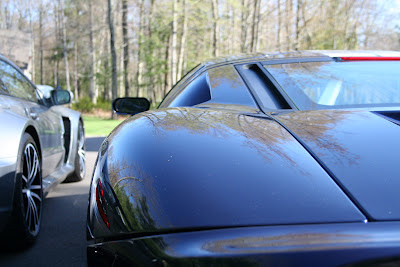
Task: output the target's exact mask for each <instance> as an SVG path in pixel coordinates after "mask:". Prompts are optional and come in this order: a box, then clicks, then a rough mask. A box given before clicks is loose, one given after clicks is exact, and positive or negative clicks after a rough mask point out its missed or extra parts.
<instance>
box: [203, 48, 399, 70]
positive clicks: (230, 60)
mask: <svg viewBox="0 0 400 267" xmlns="http://www.w3.org/2000/svg"><path fill="white" fill-rule="evenodd" d="M316 57H330V58H334V57H400V51H385V50H304V51H292V52H265V53H251V54H239V55H235V56H226V57H218V58H215V59H209V60H206V61H204V62H202V63H201V65H202V66H204V67H206V68H209V67H214V66H219V65H225V64H239V63H246V62H248V61H269V60H275V59H280V60H282V59H288V58H293V59H294V58H316Z"/></svg>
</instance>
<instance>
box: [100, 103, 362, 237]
mask: <svg viewBox="0 0 400 267" xmlns="http://www.w3.org/2000/svg"><path fill="white" fill-rule="evenodd" d="M108 142H109V144H110V145H109V147H108V152H107V153H106V156H104V157H106V161H105V163H104V170H103V173H108V177H103V179H104V180H103V181H104V183H105V184H109V185H110V189H109V190H110V191H112V194H113V195H115V198H117V199H118V200H119V203H120V205H119V209H120V210H121V213H122V214H125V215H126V216H123V215H122V216H120V217H121V218H119V217H118V216H116V217H115V218H110V225H111V231H113V232H121V233H124V232H136V233H137V232H157V231H165V230H168V229H176V228H177V229H180V228H204V227H232V226H242V225H277V224H300V223H328V222H354V221H359V222H362V221H364V220H365V219H366V218H365V217H364V216H363V215H362V213H361V212H360V211H359V210H358V209H357V208H356V207H355V206H354V205H353V203H352V202H351V201H350V200H349V199H348V198H347V196H346V195H345V194H344V193H343V192H342V191H341V190H340V188H339V187H338V186H337V185H336V184H335V183H334V181H333V180H332V179H331V178H330V177H329V175H328V174H327V173H326V172H325V171H324V170H323V169H322V168H321V166H319V164H318V163H317V162H316V161H315V160H314V159H313V158H312V157H311V156H310V155H309V154H308V152H307V151H306V150H305V149H304V148H303V147H302V146H301V145H300V144H299V143H298V142H297V141H296V140H295V139H294V138H293V137H292V136H291V135H290V133H288V132H287V131H286V130H285V129H284V128H282V127H281V126H280V125H279V124H278V123H276V122H274V121H272V120H270V119H268V118H267V117H264V118H256V117H252V116H243V115H240V114H234V113H231V112H224V111H221V110H218V111H215V110H211V109H210V110H202V109H193V108H187V109H185V108H178V109H164V110H162V111H157V112H147V113H143V114H142V115H138V116H135V117H133V118H131V119H128V120H126V121H125V122H124V123H122V125H121V126H119V127H117V128H116V129H115V130H114V131H113V132H112V133H111V135H110V136H109V137H108ZM171 144H174V145H171ZM153 151H157V153H153ZM154 163H156V164H157V168H154V167H153V166H154ZM95 175H96V174H95ZM227 177H228V178H227ZM227 179H228V180H227ZM287 185H291V186H287ZM243 188H246V190H242V189H243ZM92 190H94V189H93V188H92ZM110 194H111V193H110ZM277 206H279V207H280V208H279V209H277V208H276V207H277ZM109 208H110V210H109V211H107V214H119V213H118V212H117V211H116V210H113V207H112V205H111V206H110V207H109ZM110 217H112V215H110ZM114 220H115V222H114ZM124 222H125V223H124ZM94 231H95V233H94V234H95V236H101V235H102V233H101V232H99V231H96V228H95V230H94ZM104 234H107V232H105V233H104Z"/></svg>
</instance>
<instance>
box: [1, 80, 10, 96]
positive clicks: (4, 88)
mask: <svg viewBox="0 0 400 267" xmlns="http://www.w3.org/2000/svg"><path fill="white" fill-rule="evenodd" d="M0 94H4V95H8V94H9V93H8V90H7V87H6V86H5V84H4V83H3V81H2V80H1V79H0Z"/></svg>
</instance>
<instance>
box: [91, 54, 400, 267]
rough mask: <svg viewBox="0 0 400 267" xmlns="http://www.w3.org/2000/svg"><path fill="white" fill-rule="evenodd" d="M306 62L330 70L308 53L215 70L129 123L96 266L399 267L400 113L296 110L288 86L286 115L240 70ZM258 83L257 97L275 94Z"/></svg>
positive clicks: (113, 158) (106, 165)
mask: <svg viewBox="0 0 400 267" xmlns="http://www.w3.org/2000/svg"><path fill="white" fill-rule="evenodd" d="M305 56H307V58H308V59H309V60H311V61H318V60H323V61H326V60H332V58H330V57H327V56H324V55H322V54H319V53H311V52H298V53H289V54H285V53H277V54H271V55H268V56H266V55H261V54H259V55H254V57H251V58H242V57H235V58H231V59H227V60H217V61H215V62H207V63H204V64H202V65H199V66H198V67H197V68H195V69H194V70H193V71H192V72H191V73H189V74H188V75H187V76H185V77H184V78H183V79H182V80H181V81H180V82H179V83H178V84H177V85H176V86H175V87H174V89H173V91H172V92H170V93H169V95H168V96H167V97H166V100H165V101H164V102H163V103H162V104H161V105H160V107H161V109H159V110H157V111H148V112H144V113H141V114H137V115H135V116H133V117H131V118H130V119H128V120H126V121H125V122H123V123H122V124H120V125H119V126H118V127H117V128H116V129H115V130H114V131H113V132H112V133H111V134H110V136H109V137H108V138H107V139H106V140H105V142H104V143H103V145H102V148H101V151H100V153H99V157H98V161H97V164H96V167H95V171H94V176H93V179H92V185H91V193H90V203H89V210H88V239H89V240H90V245H89V246H88V250H87V252H88V264H89V266H95V265H96V266H101V265H107V266H110V265H116V266H119V265H125V266H126V265H157V266H167V265H171V266H176V265H178V266H180V265H185V266H187V265H201V266H204V265H207V266H209V265H240V266H243V265H257V266H259V265H263V266H265V265H279V266H282V265H283V266H337V265H346V264H351V265H357V264H360V265H365V264H369V265H376V264H399V263H400V252H399V251H400V232H399V229H400V228H399V226H400V224H399V222H387V221H400V220H399V216H400V213H399V212H400V209H399V208H398V207H399V203H400V198H399V197H398V196H400V194H397V191H398V188H400V187H399V185H400V179H399V174H400V168H399V167H400V164H398V158H397V157H396V155H397V154H398V151H399V149H400V143H399V141H398V139H399V138H398V136H400V135H399V134H400V128H399V120H398V118H399V116H398V112H399V111H398V109H396V108H387V107H386V108H381V109H352V110H329V111H321V110H319V111H298V109H297V107H295V106H294V105H293V103H292V102H291V101H288V99H287V97H285V96H281V100H279V99H278V98H277V97H276V96H277V95H278V94H281V93H282V92H281V91H280V90H281V89H282V88H280V89H279V90H277V88H274V89H273V90H275V91H274V92H273V93H272V94H269V95H270V98H271V102H275V103H278V104H279V102H282V101H283V102H282V103H283V104H282V103H281V104H279V105H275V106H274V105H272V106H268V105H266V104H265V103H261V101H260V100H259V99H258V98H259V92H258V91H259V90H258V91H257V90H253V89H254V88H253V85H254V79H253V78H251V77H249V76H248V74H247V73H246V71H240V70H239V72H240V74H239V73H238V67H239V66H241V67H246V66H252V65H255V66H258V65H260V64H259V63H258V62H264V63H265V62H279V63H280V64H281V63H282V62H284V61H285V60H286V61H290V62H293V61H296V60H298V58H301V57H305ZM301 60H303V59H301ZM263 75H265V76H263ZM256 76H257V77H256V78H257V79H258V78H261V79H259V80H260V83H259V84H260V88H259V89H263V88H264V89H265V88H267V89H265V90H269V89H268V88H270V87H269V86H270V85H271V88H273V87H274V86H273V85H274V84H273V82H271V81H268V79H270V77H269V76H268V75H266V73H265V72H263V71H260V72H259V73H256ZM246 77H247V78H246ZM196 79H197V80H196ZM252 79H253V80H252ZM199 80H201V82H200V81H199ZM196 83H199V84H201V85H202V86H199V89H198V90H197V89H196V86H192V87H191V85H193V84H196ZM189 88H190V90H189ZM185 89H188V90H187V91H185ZM283 89H284V88H283ZM269 93H270V92H269ZM190 96H193V98H192V99H191V98H190ZM196 96H201V97H196ZM204 96H206V97H204ZM178 98H181V99H180V100H179V101H178V100H177V99H178ZM277 100H278V101H277ZM174 101H175V102H174ZM285 101H286V104H285V103H284V102H285ZM178 102H179V103H180V104H179V103H178ZM173 103H175V104H173ZM176 103H178V104H176ZM171 106H175V107H174V108H171ZM182 106H185V107H182ZM396 139H397V140H396ZM99 180H101V181H102V184H103V185H104V190H105V193H104V195H105V205H104V211H105V213H106V214H107V216H108V219H109V223H110V228H107V227H106V226H105V224H104V222H103V221H102V219H101V217H100V216H99V211H98V209H97V206H96V201H95V188H96V186H97V184H98V181H99ZM374 221H379V222H374ZM384 221H385V222H384Z"/></svg>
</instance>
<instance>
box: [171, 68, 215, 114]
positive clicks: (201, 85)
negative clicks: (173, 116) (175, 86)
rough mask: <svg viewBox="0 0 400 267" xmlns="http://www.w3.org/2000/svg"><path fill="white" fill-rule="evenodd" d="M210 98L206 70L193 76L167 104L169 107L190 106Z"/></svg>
mask: <svg viewBox="0 0 400 267" xmlns="http://www.w3.org/2000/svg"><path fill="white" fill-rule="evenodd" d="M210 99H211V93H210V86H209V84H208V79H207V72H204V73H203V74H201V75H200V76H199V77H197V78H195V79H194V80H193V81H192V82H191V83H189V84H188V85H187V86H186V88H185V89H183V90H182V91H181V92H180V93H179V95H177V96H176V98H175V99H174V100H173V101H172V102H171V103H170V104H169V105H168V106H169V107H191V106H194V105H197V104H200V103H204V102H207V101H209V100H210Z"/></svg>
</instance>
